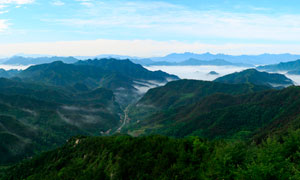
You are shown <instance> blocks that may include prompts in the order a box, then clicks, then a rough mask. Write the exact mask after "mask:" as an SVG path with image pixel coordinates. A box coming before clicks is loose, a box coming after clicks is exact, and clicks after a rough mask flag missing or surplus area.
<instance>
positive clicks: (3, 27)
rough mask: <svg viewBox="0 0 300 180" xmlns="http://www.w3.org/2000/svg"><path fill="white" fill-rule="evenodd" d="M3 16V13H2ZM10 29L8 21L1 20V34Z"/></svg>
mask: <svg viewBox="0 0 300 180" xmlns="http://www.w3.org/2000/svg"><path fill="white" fill-rule="evenodd" d="M0 14H1V12H0ZM7 28H8V23H7V20H4V19H0V32H3V31H5V30H6V29H7Z"/></svg>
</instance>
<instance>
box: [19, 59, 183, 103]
mask: <svg viewBox="0 0 300 180" xmlns="http://www.w3.org/2000/svg"><path fill="white" fill-rule="evenodd" d="M18 77H19V78H21V79H22V80H23V81H29V82H37V83H42V84H46V85H52V86H59V87H67V88H70V87H74V86H76V85H78V84H81V85H84V86H86V89H90V90H92V89H94V88H97V87H104V88H107V89H110V90H112V91H113V92H114V93H115V95H116V98H117V100H118V102H119V103H120V104H125V105H126V104H128V103H131V102H133V101H135V100H136V99H138V98H139V97H141V95H142V94H143V93H145V90H144V89H146V90H147V89H150V88H151V87H155V86H158V85H160V84H164V83H167V82H168V81H171V80H177V79H179V78H178V77H177V76H174V75H169V74H167V73H165V72H162V71H155V72H152V71H148V70H147V69H145V68H143V67H142V66H141V65H138V64H134V63H132V62H131V61H129V60H115V59H100V60H87V61H79V62H77V63H75V64H65V63H63V62H61V61H57V62H53V63H50V64H41V65H36V66H31V67H29V68H28V69H26V70H24V71H22V72H21V73H19V74H18Z"/></svg>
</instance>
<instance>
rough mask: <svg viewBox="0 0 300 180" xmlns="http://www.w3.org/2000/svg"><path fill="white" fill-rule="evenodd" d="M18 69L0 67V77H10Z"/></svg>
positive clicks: (16, 72)
mask: <svg viewBox="0 0 300 180" xmlns="http://www.w3.org/2000/svg"><path fill="white" fill-rule="evenodd" d="M19 72H20V71H19V70H17V69H12V70H7V71H6V70H4V69H0V78H10V77H13V76H15V75H17V74H18V73H19Z"/></svg>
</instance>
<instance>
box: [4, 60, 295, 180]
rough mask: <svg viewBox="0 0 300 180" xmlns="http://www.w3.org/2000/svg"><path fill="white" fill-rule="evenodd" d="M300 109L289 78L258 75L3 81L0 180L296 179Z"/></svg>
mask: <svg viewBox="0 0 300 180" xmlns="http://www.w3.org/2000/svg"><path fill="white" fill-rule="evenodd" d="M277 85H280V87H279V86H277ZM287 86H289V87H287ZM299 108H300V89H299V87H297V86H293V82H292V81H291V80H290V79H288V78H287V77H285V76H284V75H280V74H276V73H267V72H260V71H257V70H255V69H248V70H245V71H242V72H239V73H233V74H229V75H226V76H224V77H220V78H217V79H216V80H215V81H199V80H180V79H179V78H178V77H177V76H175V75H171V74H167V73H165V72H162V71H149V70H147V69H145V68H144V67H143V66H142V65H139V64H135V63H133V62H131V61H130V60H117V59H100V60H97V59H96V60H84V61H76V62H75V63H64V62H62V61H55V62H51V63H45V64H39V65H34V66H30V67H29V68H27V69H25V70H23V71H20V72H17V73H16V74H15V75H13V76H11V77H9V79H8V78H1V79H0V140H1V141H0V152H1V153H0V165H1V166H0V179H1V178H2V179H79V178H81V179H95V178H99V179H105V178H106V179H111V178H117V179H118V178H125V179H126V178H127V179H153V177H155V178H157V179H168V178H169V177H174V179H176V178H177V179H197V178H199V177H203V178H204V179H218V178H222V179H246V178H247V177H248V175H249V174H251V173H252V174H251V175H252V176H251V177H257V178H259V177H261V176H264V177H267V178H269V179H270V178H271V177H276V178H277V177H279V175H280V177H290V176H293V177H296V176H297V173H295V168H298V165H299V163H298V162H299V161H298V152H299V150H300V146H298V144H299V143H298V144H297V142H299V137H300V134H299V130H298V129H299V127H300V123H299V119H300V113H299ZM119 133H122V134H127V135H120V134H119ZM129 135H130V136H139V137H135V138H134V137H130V136H129ZM97 136H98V137H97ZM99 136H102V137H99ZM105 136H107V137H105ZM171 137H172V138H171ZM63 144H65V145H63ZM49 150H50V151H49ZM43 151H48V152H45V153H41V152H43ZM32 156H34V157H33V158H32ZM253 157H256V158H253ZM260 158H261V159H260ZM276 158H281V159H280V160H277V161H275V162H274V159H275V160H276ZM22 160H23V161H22ZM267 162H269V163H267ZM276 162H278V163H279V164H276ZM274 164H276V166H275V165H274ZM273 165H274V166H273ZM282 169H284V171H283V170H282ZM254 170H255V171H254ZM280 170H282V171H280ZM195 172H197V173H198V174H195ZM278 172H285V173H278ZM216 173H218V174H216ZM255 175H257V176H255ZM276 178H275V179H276ZM296 179H297V178H296Z"/></svg>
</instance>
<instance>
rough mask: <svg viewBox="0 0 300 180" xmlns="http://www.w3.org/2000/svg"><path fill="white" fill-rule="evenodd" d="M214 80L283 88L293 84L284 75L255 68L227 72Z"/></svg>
mask: <svg viewBox="0 0 300 180" xmlns="http://www.w3.org/2000/svg"><path fill="white" fill-rule="evenodd" d="M214 81H215V82H221V83H230V84H241V83H251V84H256V85H263V86H269V87H273V88H284V87H287V86H291V85H293V81H292V80H291V79H289V78H287V77H286V76H285V75H282V74H277V73H267V72H260V71H257V70H256V69H247V70H244V71H241V72H236V73H233V74H228V75H225V76H223V77H219V78H217V79H216V80H214Z"/></svg>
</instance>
